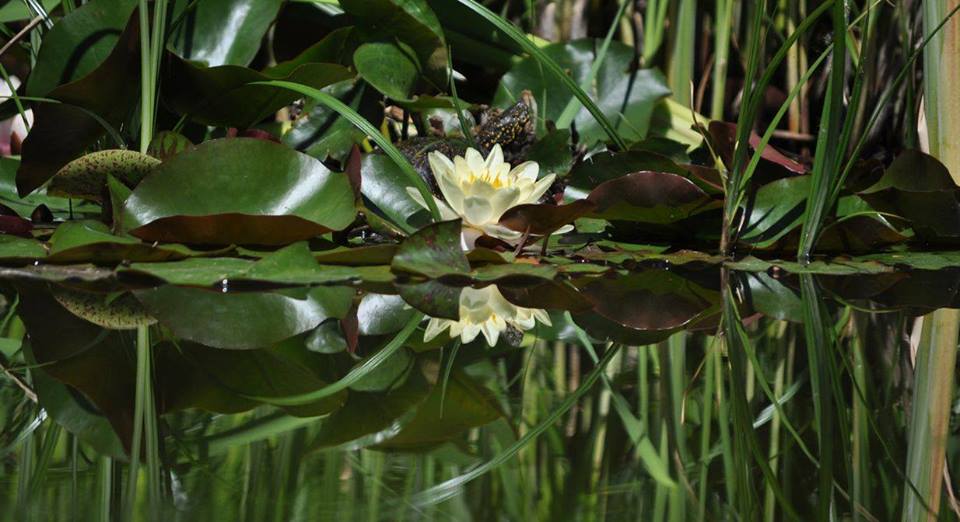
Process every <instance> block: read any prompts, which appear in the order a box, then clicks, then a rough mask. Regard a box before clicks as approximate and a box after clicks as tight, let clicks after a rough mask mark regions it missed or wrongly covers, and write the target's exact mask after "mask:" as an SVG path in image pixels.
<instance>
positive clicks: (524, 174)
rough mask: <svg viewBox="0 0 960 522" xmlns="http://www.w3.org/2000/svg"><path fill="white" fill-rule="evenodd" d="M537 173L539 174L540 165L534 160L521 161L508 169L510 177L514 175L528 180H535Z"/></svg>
mask: <svg viewBox="0 0 960 522" xmlns="http://www.w3.org/2000/svg"><path fill="white" fill-rule="evenodd" d="M538 175H540V165H539V164H538V163H537V162H535V161H526V162H523V163H521V164H519V165H517V166H516V167H514V168H513V170H511V171H510V177H511V178H514V177H516V178H520V179H527V180H530V181H537V176H538Z"/></svg>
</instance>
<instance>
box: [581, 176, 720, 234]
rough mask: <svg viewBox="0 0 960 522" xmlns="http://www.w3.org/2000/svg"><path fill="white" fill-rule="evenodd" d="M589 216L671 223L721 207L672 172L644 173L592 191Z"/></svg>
mask: <svg viewBox="0 0 960 522" xmlns="http://www.w3.org/2000/svg"><path fill="white" fill-rule="evenodd" d="M587 201H589V202H591V203H593V204H594V205H595V208H594V209H593V211H592V212H590V214H588V216H587V217H591V218H595V219H605V220H608V221H633V222H643V223H653V224H669V223H675V222H677V221H681V220H683V219H686V218H689V217H691V216H693V215H696V214H699V213H701V212H705V211H708V210H712V209H717V208H719V207H720V206H721V202H720V201H717V200H714V199H712V198H711V197H710V196H709V195H707V193H706V192H704V191H703V190H702V189H700V187H698V186H697V185H696V184H695V183H693V182H692V181H690V180H689V179H686V178H684V177H682V176H678V175H676V174H671V173H669V172H655V171H642V172H635V173H633V174H628V175H626V176H622V177H619V178H615V179H612V180H610V181H605V182H603V183H601V184H600V185H598V186H597V187H596V188H595V189H593V190H592V191H591V192H590V195H589V196H588V197H587Z"/></svg>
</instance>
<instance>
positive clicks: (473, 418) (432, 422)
mask: <svg viewBox="0 0 960 522" xmlns="http://www.w3.org/2000/svg"><path fill="white" fill-rule="evenodd" d="M500 416H501V413H500V409H499V408H498V407H497V403H496V399H495V398H494V397H493V395H492V394H491V393H490V391H489V390H487V389H486V388H484V387H483V386H481V385H480V384H479V383H477V382H476V381H475V380H473V379H472V378H471V377H469V376H468V375H466V374H465V373H463V372H462V371H461V370H454V371H453V372H452V373H451V375H450V379H449V380H448V381H447V384H446V386H441V385H436V386H434V387H433V391H432V392H431V393H430V395H429V396H428V397H427V399H426V401H425V402H424V403H423V404H421V405H420V407H419V408H417V413H416V416H414V418H413V420H411V421H410V422H409V423H408V424H407V425H406V426H404V427H403V429H402V430H400V433H398V434H397V435H396V436H394V437H391V438H390V439H389V440H387V441H386V442H384V443H383V444H381V447H383V448H389V449H404V450H417V449H423V448H426V447H429V446H432V445H434V444H438V443H441V442H446V441H448V440H451V439H453V438H455V437H457V436H459V435H461V434H462V433H464V432H465V431H467V430H468V429H470V428H475V427H478V426H483V425H484V424H487V423H489V422H493V421H494V420H496V419H498V418H500Z"/></svg>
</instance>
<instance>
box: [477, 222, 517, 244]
mask: <svg viewBox="0 0 960 522" xmlns="http://www.w3.org/2000/svg"><path fill="white" fill-rule="evenodd" d="M481 228H482V229H483V233H484V234H486V235H488V236H490V237H495V238H497V239H502V240H504V241H507V242H508V243H509V242H511V241H516V240H518V239H520V238H521V237H523V233H522V232H517V231H516V230H511V229H509V228H507V227H505V226H503V225H499V224H496V223H488V224H486V225H483V226H482V227H481Z"/></svg>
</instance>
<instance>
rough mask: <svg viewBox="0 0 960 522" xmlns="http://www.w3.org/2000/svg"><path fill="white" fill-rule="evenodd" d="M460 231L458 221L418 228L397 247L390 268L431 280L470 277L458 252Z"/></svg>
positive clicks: (468, 264)
mask: <svg viewBox="0 0 960 522" xmlns="http://www.w3.org/2000/svg"><path fill="white" fill-rule="evenodd" d="M460 229H461V222H460V220H459V219H458V220H454V221H444V222H441V223H434V224H432V225H428V226H426V227H423V228H421V229H420V230H418V231H417V232H415V233H414V234H413V235H411V236H410V237H408V238H407V239H406V240H404V242H403V243H401V244H400V248H399V249H397V253H396V255H394V256H393V261H392V262H391V264H390V266H391V268H392V269H393V271H394V272H406V273H412V274H417V275H421V276H425V277H428V278H433V279H435V278H439V277H443V276H446V275H467V274H469V273H470V262H469V261H467V257H466V256H465V255H464V254H463V250H461V249H460Z"/></svg>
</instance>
